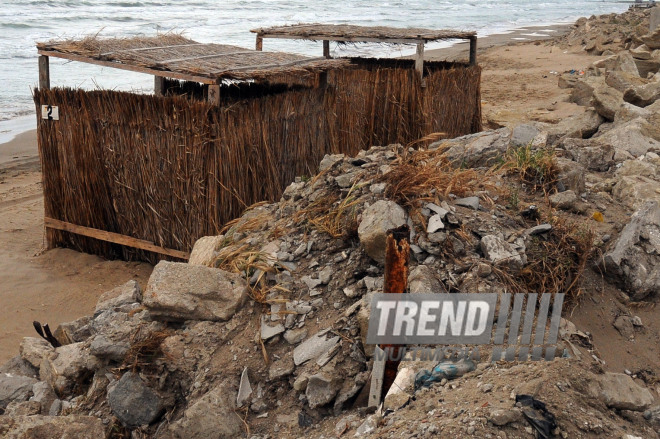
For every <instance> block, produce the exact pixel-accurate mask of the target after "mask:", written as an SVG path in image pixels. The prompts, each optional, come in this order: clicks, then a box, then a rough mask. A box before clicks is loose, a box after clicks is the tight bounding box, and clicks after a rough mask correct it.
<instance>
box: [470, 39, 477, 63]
mask: <svg viewBox="0 0 660 439" xmlns="http://www.w3.org/2000/svg"><path fill="white" fill-rule="evenodd" d="M476 64H477V37H476V36H474V37H470V65H471V66H474V65H476Z"/></svg>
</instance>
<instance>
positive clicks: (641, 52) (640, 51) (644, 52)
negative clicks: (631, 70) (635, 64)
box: [630, 44, 651, 59]
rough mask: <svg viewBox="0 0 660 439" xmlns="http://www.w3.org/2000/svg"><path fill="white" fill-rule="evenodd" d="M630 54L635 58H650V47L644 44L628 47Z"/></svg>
mask: <svg viewBox="0 0 660 439" xmlns="http://www.w3.org/2000/svg"><path fill="white" fill-rule="evenodd" d="M630 54H631V55H632V56H633V58H635V59H650V58H651V49H650V48H649V46H647V45H646V44H642V45H641V46H638V47H635V48H634V49H630Z"/></svg>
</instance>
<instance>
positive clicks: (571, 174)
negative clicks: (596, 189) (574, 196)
mask: <svg viewBox="0 0 660 439" xmlns="http://www.w3.org/2000/svg"><path fill="white" fill-rule="evenodd" d="M555 162H556V163H557V168H558V169H559V175H558V176H557V185H558V186H559V185H562V186H563V187H564V189H570V190H572V191H574V192H577V193H580V194H581V193H583V192H584V190H585V174H586V173H587V172H586V170H585V169H584V166H582V165H581V164H579V163H577V162H575V161H573V160H569V159H567V158H565V157H557V158H556V159H555Z"/></svg>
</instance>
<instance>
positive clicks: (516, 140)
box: [509, 124, 541, 148]
mask: <svg viewBox="0 0 660 439" xmlns="http://www.w3.org/2000/svg"><path fill="white" fill-rule="evenodd" d="M540 133H541V130H539V129H538V127H536V126H535V125H533V124H521V125H516V126H515V127H514V128H513V133H511V141H510V143H509V145H510V146H512V147H514V148H518V147H521V146H529V145H531V144H532V142H534V139H535V138H536V136H538V135H539V134H540Z"/></svg>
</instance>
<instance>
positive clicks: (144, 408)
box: [108, 372, 163, 428]
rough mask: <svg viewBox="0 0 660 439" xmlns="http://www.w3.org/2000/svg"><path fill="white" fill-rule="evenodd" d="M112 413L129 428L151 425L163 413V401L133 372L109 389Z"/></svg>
mask: <svg viewBox="0 0 660 439" xmlns="http://www.w3.org/2000/svg"><path fill="white" fill-rule="evenodd" d="M108 405H109V406H110V408H111V409H112V413H114V415H115V416H116V417H117V418H118V419H119V420H120V421H121V423H122V424H123V425H124V426H126V427H129V428H134V427H139V426H140V425H148V424H151V423H152V422H153V421H154V420H156V418H158V416H159V415H160V414H161V413H162V411H163V400H162V399H161V397H160V396H159V395H158V393H156V392H155V391H154V390H152V389H151V388H150V387H148V386H147V385H146V384H145V383H144V382H143V381H142V379H141V378H140V377H139V376H138V375H137V374H134V373H132V372H126V373H125V374H124V375H123V376H122V377H121V379H120V380H119V381H118V382H117V383H116V384H115V385H114V386H111V387H110V388H109V389H108Z"/></svg>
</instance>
